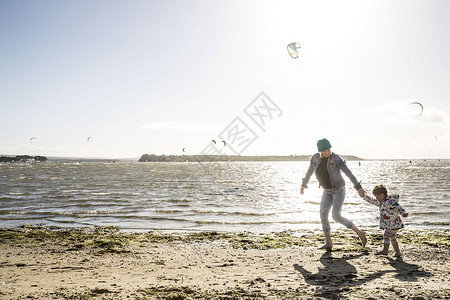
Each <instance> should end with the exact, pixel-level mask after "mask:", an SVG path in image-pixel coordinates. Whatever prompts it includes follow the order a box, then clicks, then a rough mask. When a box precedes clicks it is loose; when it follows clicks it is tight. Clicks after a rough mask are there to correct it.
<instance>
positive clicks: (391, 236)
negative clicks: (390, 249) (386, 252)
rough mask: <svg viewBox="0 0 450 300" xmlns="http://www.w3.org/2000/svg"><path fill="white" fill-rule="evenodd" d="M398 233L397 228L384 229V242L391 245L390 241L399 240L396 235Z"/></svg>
mask: <svg viewBox="0 0 450 300" xmlns="http://www.w3.org/2000/svg"><path fill="white" fill-rule="evenodd" d="M396 235H397V230H393V229H386V230H385V231H384V235H383V237H384V243H385V244H388V245H389V243H390V241H394V242H395V241H397V240H396V239H395V236H396Z"/></svg>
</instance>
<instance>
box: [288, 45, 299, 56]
mask: <svg viewBox="0 0 450 300" xmlns="http://www.w3.org/2000/svg"><path fill="white" fill-rule="evenodd" d="M298 48H301V47H300V44H299V43H297V42H293V43H290V44H289V45H287V50H288V52H289V55H290V56H291V57H292V58H298V52H297V49H298Z"/></svg>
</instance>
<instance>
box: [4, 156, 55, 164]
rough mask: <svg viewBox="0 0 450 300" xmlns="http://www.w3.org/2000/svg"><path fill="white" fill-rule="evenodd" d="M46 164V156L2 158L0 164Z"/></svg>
mask: <svg viewBox="0 0 450 300" xmlns="http://www.w3.org/2000/svg"><path fill="white" fill-rule="evenodd" d="M30 161H31V162H44V161H47V157H45V156H40V155H38V156H30V155H17V156H0V162H3V163H14V162H30Z"/></svg>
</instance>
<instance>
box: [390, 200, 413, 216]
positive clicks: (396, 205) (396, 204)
mask: <svg viewBox="0 0 450 300" xmlns="http://www.w3.org/2000/svg"><path fill="white" fill-rule="evenodd" d="M397 200H398V197H397V199H396V201H392V203H391V205H392V206H393V207H394V208H396V209H398V214H399V215H401V216H403V217H405V218H406V217H407V216H408V215H409V214H408V212H407V211H406V210H405V209H404V208H403V207H402V206H401V205H400V203H398V202H397Z"/></svg>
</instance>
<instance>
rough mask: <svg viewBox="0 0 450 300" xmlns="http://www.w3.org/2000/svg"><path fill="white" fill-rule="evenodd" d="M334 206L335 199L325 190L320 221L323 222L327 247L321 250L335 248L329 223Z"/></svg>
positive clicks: (324, 246)
mask: <svg viewBox="0 0 450 300" xmlns="http://www.w3.org/2000/svg"><path fill="white" fill-rule="evenodd" d="M332 204H333V197H332V196H331V194H330V193H329V192H327V190H323V193H322V199H321V201H320V221H321V222H322V229H323V232H324V235H325V245H323V246H322V247H320V248H321V249H328V248H331V247H332V246H333V243H332V242H331V232H330V230H331V227H330V222H329V221H328V215H329V213H330V210H331V206H332Z"/></svg>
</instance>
